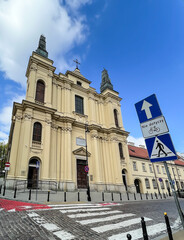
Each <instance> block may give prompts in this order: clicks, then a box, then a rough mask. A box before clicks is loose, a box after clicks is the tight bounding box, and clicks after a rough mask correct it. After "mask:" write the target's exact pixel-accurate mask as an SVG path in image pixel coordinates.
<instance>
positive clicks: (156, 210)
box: [0, 199, 184, 240]
mask: <svg viewBox="0 0 184 240" xmlns="http://www.w3.org/2000/svg"><path fill="white" fill-rule="evenodd" d="M180 204H181V207H182V209H183V211H184V199H180ZM164 212H167V214H168V216H169V219H170V223H171V226H174V230H177V229H178V228H179V226H178V212H177V209H176V205H175V203H174V201H173V200H157V201H141V202H131V203H118V204H113V205H112V204H111V203H110V204H108V203H107V205H105V204H87V205H86V203H85V204H82V205H81V204H71V205H69V204H62V203H61V204H60V205H54V206H51V205H49V206H48V207H47V206H44V205H37V204H32V205H31V204H30V203H25V204H24V203H22V202H17V201H8V200H4V199H0V240H33V239H34V240H42V239H44V240H47V239H49V240H52V239H62V240H69V239H81V240H82V239H83V240H84V239H87V240H88V239H89V240H96V239H97V240H103V239H109V240H113V239H114V240H120V239H124V240H126V239H127V237H126V235H127V233H131V235H132V240H134V239H142V238H141V236H140V234H142V232H141V231H142V230H141V224H140V221H141V219H140V218H141V217H145V220H146V225H147V230H148V234H149V236H150V238H149V239H154V238H156V237H158V239H159V236H163V234H164V233H165V232H166V231H165V220H164ZM135 236H136V237H135ZM160 238H161V237H160Z"/></svg>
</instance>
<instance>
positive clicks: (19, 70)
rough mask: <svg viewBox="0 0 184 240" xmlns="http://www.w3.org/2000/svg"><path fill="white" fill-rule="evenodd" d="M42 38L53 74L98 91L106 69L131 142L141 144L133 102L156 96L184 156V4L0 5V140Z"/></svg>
mask: <svg viewBox="0 0 184 240" xmlns="http://www.w3.org/2000/svg"><path fill="white" fill-rule="evenodd" d="M41 34H44V36H45V37H46V42H47V51H48V53H49V58H50V59H52V60H54V66H55V67H56V73H59V72H62V73H65V72H66V71H67V70H71V71H73V70H74V69H75V63H74V62H73V60H74V59H76V58H77V59H78V60H79V61H80V71H81V73H82V74H83V75H84V76H85V77H86V78H87V79H89V80H90V81H92V83H91V86H92V87H94V88H96V91H97V92H98V93H99V92H100V83H101V72H102V70H103V68H105V69H107V71H108V73H109V77H110V79H111V83H112V84H113V87H114V90H115V91H118V92H119V96H120V97H122V101H121V110H122V116H123V124H124V127H125V130H126V131H128V132H130V136H129V138H128V140H129V141H133V142H135V144H136V145H139V144H144V138H143V137H142V132H141V128H140V124H139V120H138V117H137V113H136V110H135V106H134V105H135V103H137V102H139V101H140V100H142V99H144V98H146V97H148V96H150V95H152V94H156V96H157V99H158V102H159V105H160V108H161V110H162V113H163V115H164V116H165V119H166V122H167V125H168V127H169V131H170V134H171V137H172V140H173V143H174V146H175V149H176V151H178V152H180V153H184V137H183V134H184V125H183V122H184V121H183V118H184V107H183V105H184V94H183V93H184V84H183V83H184V0H177V1H176V0H142V1H138V0H24V1H23V0H0V90H1V94H0V141H5V142H7V141H8V135H9V130H10V124H11V113H12V107H13V102H14V101H16V102H21V101H22V99H25V93H26V77H25V72H26V67H27V64H28V60H29V57H30V56H31V54H32V51H35V50H36V49H37V46H38V41H39V37H40V35H41Z"/></svg>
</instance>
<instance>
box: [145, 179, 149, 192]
mask: <svg viewBox="0 0 184 240" xmlns="http://www.w3.org/2000/svg"><path fill="white" fill-rule="evenodd" d="M145 184H146V188H147V189H149V188H150V183H149V180H148V179H147V178H146V179H145Z"/></svg>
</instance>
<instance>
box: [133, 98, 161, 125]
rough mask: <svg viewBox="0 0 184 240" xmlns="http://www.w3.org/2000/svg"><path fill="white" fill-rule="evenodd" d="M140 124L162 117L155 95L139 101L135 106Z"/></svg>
mask: <svg viewBox="0 0 184 240" xmlns="http://www.w3.org/2000/svg"><path fill="white" fill-rule="evenodd" d="M135 108H136V111H137V115H138V118H139V121H140V123H142V122H146V121H148V120H151V119H153V118H156V117H159V116H161V115H162V112H161V110H160V107H159V104H158V101H157V98H156V95H155V94H152V95H151V96H149V97H147V98H145V99H143V100H141V101H140V102H138V103H136V104H135Z"/></svg>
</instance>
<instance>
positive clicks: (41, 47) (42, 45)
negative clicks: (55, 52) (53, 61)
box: [36, 35, 48, 58]
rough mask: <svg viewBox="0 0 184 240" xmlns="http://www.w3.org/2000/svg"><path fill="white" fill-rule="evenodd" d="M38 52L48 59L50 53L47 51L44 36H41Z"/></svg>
mask: <svg viewBox="0 0 184 240" xmlns="http://www.w3.org/2000/svg"><path fill="white" fill-rule="evenodd" d="M36 52H37V53H38V54H39V55H41V56H43V57H46V58H48V52H47V50H46V41H45V37H44V36H43V35H41V36H40V40H39V44H38V48H37V50H36Z"/></svg>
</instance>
